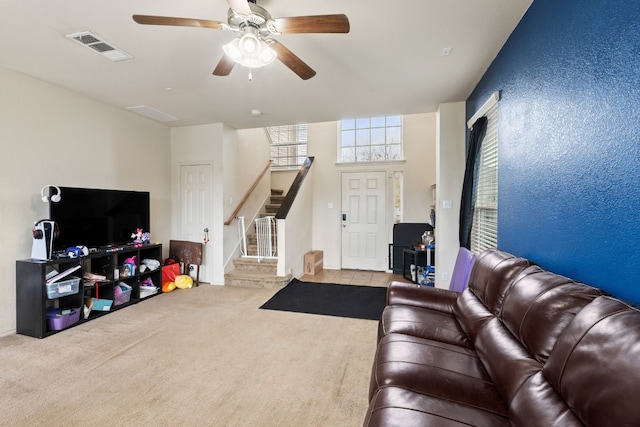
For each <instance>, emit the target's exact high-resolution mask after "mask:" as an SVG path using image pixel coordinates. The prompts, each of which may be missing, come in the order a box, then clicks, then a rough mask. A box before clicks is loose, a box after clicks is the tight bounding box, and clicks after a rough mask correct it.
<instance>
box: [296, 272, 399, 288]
mask: <svg viewBox="0 0 640 427" xmlns="http://www.w3.org/2000/svg"><path fill="white" fill-rule="evenodd" d="M300 280H302V281H303V282H322V283H340V284H343V285H366V286H387V285H389V282H391V281H394V280H395V281H397V282H409V281H408V280H406V279H405V278H403V277H402V275H401V274H392V273H386V272H384V271H365V270H321V271H320V272H318V274H315V275H313V276H312V275H308V274H305V275H304V276H302V277H301V278H300Z"/></svg>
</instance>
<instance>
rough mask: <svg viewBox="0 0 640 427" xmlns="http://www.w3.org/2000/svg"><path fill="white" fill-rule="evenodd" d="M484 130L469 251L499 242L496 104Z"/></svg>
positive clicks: (488, 114) (475, 250)
mask: <svg viewBox="0 0 640 427" xmlns="http://www.w3.org/2000/svg"><path fill="white" fill-rule="evenodd" d="M486 116H487V132H486V134H485V137H484V139H483V140H482V147H481V150H480V157H479V162H478V164H477V167H476V171H475V173H476V175H477V176H476V179H475V183H476V184H475V187H474V200H475V209H474V214H473V225H472V227H471V251H472V252H474V253H478V252H481V251H483V250H485V249H488V248H495V247H497V245H498V103H497V102H495V103H494V104H493V105H492V106H491V107H490V108H489V109H488V110H487V112H486Z"/></svg>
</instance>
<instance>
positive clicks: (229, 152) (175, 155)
mask: <svg viewBox="0 0 640 427" xmlns="http://www.w3.org/2000/svg"><path fill="white" fill-rule="evenodd" d="M268 161H269V146H268V144H267V142H266V136H265V134H264V130H262V129H249V130H235V129H232V128H230V127H228V126H226V125H223V124H222V123H216V124H210V125H201V126H185V127H181V128H173V129H172V130H171V165H172V166H171V169H172V178H171V181H172V184H171V187H172V195H173V211H172V212H173V214H172V232H171V236H172V238H175V239H179V238H180V206H181V205H180V166H181V165H184V164H211V165H212V176H213V186H212V187H213V188H212V193H211V198H212V209H211V217H212V224H211V227H209V238H210V241H209V244H208V245H207V247H206V248H205V254H206V255H205V258H206V261H205V262H206V265H207V267H206V268H207V269H208V273H210V274H209V275H208V280H209V281H210V283H212V284H216V285H223V284H224V273H225V264H226V263H227V261H228V260H229V259H230V258H231V257H232V255H233V254H234V252H235V251H236V250H237V241H238V239H237V223H236V221H233V222H232V223H231V225H228V226H225V225H224V222H225V221H226V220H227V219H228V218H229V217H230V216H231V214H232V213H233V211H234V210H235V209H236V207H237V206H238V204H239V203H240V202H241V200H242V199H243V197H244V196H245V194H246V193H247V191H248V190H249V188H250V187H251V185H252V184H253V182H254V181H255V180H256V178H257V177H258V175H259V174H260V172H261V171H262V170H263V169H264V167H265V166H266V164H267V162H268Z"/></svg>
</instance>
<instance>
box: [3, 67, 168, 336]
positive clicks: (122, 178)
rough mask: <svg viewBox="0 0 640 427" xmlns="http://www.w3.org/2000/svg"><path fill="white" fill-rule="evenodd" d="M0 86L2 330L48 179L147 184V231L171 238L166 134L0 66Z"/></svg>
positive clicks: (74, 183)
mask: <svg viewBox="0 0 640 427" xmlns="http://www.w3.org/2000/svg"><path fill="white" fill-rule="evenodd" d="M0 86H1V87H2V96H0V144H1V146H2V157H3V162H2V168H0V218H2V222H0V236H2V242H3V244H2V245H0V277H2V278H3V280H2V282H1V283H0V335H6V334H8V333H11V332H14V331H15V317H16V313H15V290H16V286H20V284H19V283H16V280H15V261H16V260H18V259H26V258H29V257H30V256H31V242H32V238H31V228H32V226H33V223H34V222H35V221H37V220H39V219H43V218H46V217H47V216H48V209H49V207H48V205H47V204H45V203H43V202H42V201H41V200H40V189H41V188H42V187H43V186H44V185H45V184H55V185H60V186H67V187H88V188H106V189H122V190H138V191H149V192H150V194H151V238H152V240H153V241H160V242H162V243H165V244H168V241H169V229H170V216H171V214H170V206H171V205H170V203H171V195H170V191H169V188H170V187H169V183H170V180H169V174H168V173H167V171H168V169H169V167H170V150H169V140H170V133H169V129H168V128H167V127H166V126H163V125H161V124H159V123H156V122H154V121H151V120H148V119H146V118H144V117H140V116H137V115H135V114H133V113H130V112H127V111H125V110H121V109H117V108H113V107H109V106H106V105H104V104H101V103H98V102H96V101H93V100H91V99H89V98H86V97H83V96H81V95H78V94H75V93H72V92H69V91H66V90H64V89H61V88H58V87H55V86H53V85H50V84H47V83H44V82H41V81H39V80H36V79H32V78H30V77H27V76H24V75H22V74H19V73H15V72H13V71H10V70H7V69H4V68H1V67H0ZM62 197H63V198H64V194H62ZM61 232H64V230H61Z"/></svg>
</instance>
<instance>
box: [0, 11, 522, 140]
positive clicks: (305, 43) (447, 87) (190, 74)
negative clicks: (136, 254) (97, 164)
mask: <svg viewBox="0 0 640 427" xmlns="http://www.w3.org/2000/svg"><path fill="white" fill-rule="evenodd" d="M531 3H532V0H402V1H389V0H367V1H354V0H351V1H344V0H342V1H340V0H317V1H300V0H258V4H259V5H261V6H263V7H264V8H266V9H267V10H268V11H269V12H270V13H271V16H273V17H274V18H279V17H287V16H300V15H319V14H334V13H344V14H346V15H347V16H348V17H349V21H350V23H351V31H350V33H348V34H286V35H280V36H277V39H278V41H280V42H281V43H283V44H284V45H285V46H286V47H288V48H289V49H290V50H291V51H293V52H294V53H295V54H297V55H298V56H299V57H300V58H301V59H302V60H303V61H305V62H306V63H307V64H308V65H309V66H311V67H312V68H313V69H315V70H316V72H317V75H316V76H315V77H313V78H311V79H310V80H307V81H303V80H301V79H300V78H299V77H298V76H297V75H295V74H294V73H293V72H292V71H291V70H289V69H288V68H286V67H285V66H284V65H283V64H282V63H280V62H278V61H275V62H274V63H273V64H271V65H269V66H268V67H265V68H261V69H257V70H254V71H253V80H252V81H249V80H248V78H247V77H248V70H247V69H245V68H243V67H240V66H236V67H235V68H234V69H233V71H232V72H231V75H230V76H227V77H218V76H214V75H212V71H213V69H214V68H215V66H216V64H217V63H218V61H219V60H220V57H221V56H222V45H223V44H224V43H226V42H227V41H229V40H231V39H232V38H233V37H234V33H233V32H230V31H221V30H210V29H202V28H182V27H167V26H148V25H139V24H136V23H135V22H134V21H133V20H132V19H131V15H133V14H146V15H165V16H176V17H186V18H201V19H211V20H217V21H225V22H226V17H227V10H228V8H229V5H228V3H227V1H225V0H181V1H175V0H153V1H151V0H108V1H87V0H55V1H52V0H0V65H2V66H4V67H6V68H9V69H12V70H15V71H18V72H21V73H24V74H27V75H30V76H32V77H35V78H37V79H40V80H44V81H47V82H50V83H52V84H54V85H57V86H61V87H63V88H66V89H69V90H71V91H74V92H77V93H80V94H83V95H86V96H88V97H90V98H93V99H96V100H98V101H101V102H104V103H106V104H110V105H113V106H115V107H117V108H126V107H131V106H139V105H145V106H148V107H151V108H153V109H156V110H159V111H161V112H163V113H166V114H169V115H171V116H174V117H176V118H178V119H179V120H178V121H175V122H169V123H167V125H169V126H187V125H197V124H205V123H220V122H222V123H226V124H228V125H230V126H232V127H234V128H237V129H244V128H255V127H262V126H267V125H275V124H294V123H301V122H309V123H312V122H322V121H330V120H338V119H341V118H349V117H364V116H375V115H385V114H411V113H423V112H432V111H435V110H436V109H437V106H438V104H440V103H444V102H454V101H463V100H465V99H466V98H467V97H468V95H469V94H470V93H471V90H472V89H473V88H474V87H475V85H476V84H477V82H478V81H479V79H480V78H481V77H482V75H483V74H484V72H485V70H486V69H487V67H488V66H489V65H490V64H491V62H492V60H493V59H494V58H495V56H496V54H497V53H498V51H499V50H500V48H501V47H502V45H503V44H504V42H505V41H506V39H507V38H508V37H509V35H510V34H511V32H512V31H513V29H514V28H515V26H516V25H517V23H518V22H519V20H520V19H521V17H522V16H523V15H524V13H525V11H526V10H527V8H528V7H529V5H530V4H531ZM80 31H91V32H92V33H94V34H96V35H97V36H99V37H101V38H102V39H104V40H105V41H106V42H108V43H110V44H112V45H114V46H115V47H117V48H119V49H121V50H124V51H125V52H127V53H129V54H130V55H132V56H133V57H134V58H133V59H130V60H126V61H120V62H111V61H109V60H108V59H106V58H104V57H102V56H101V55H99V54H97V53H95V52H93V51H92V50H90V49H87V48H85V47H83V46H81V45H79V44H76V43H75V42H72V41H70V40H69V39H67V38H66V37H65V35H66V34H70V33H75V32H80ZM443 48H451V54H450V55H449V56H442V55H441V53H442V50H443ZM253 109H259V110H261V111H262V112H263V115H262V116H261V117H259V118H256V117H253V116H252V115H251V110H253Z"/></svg>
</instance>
